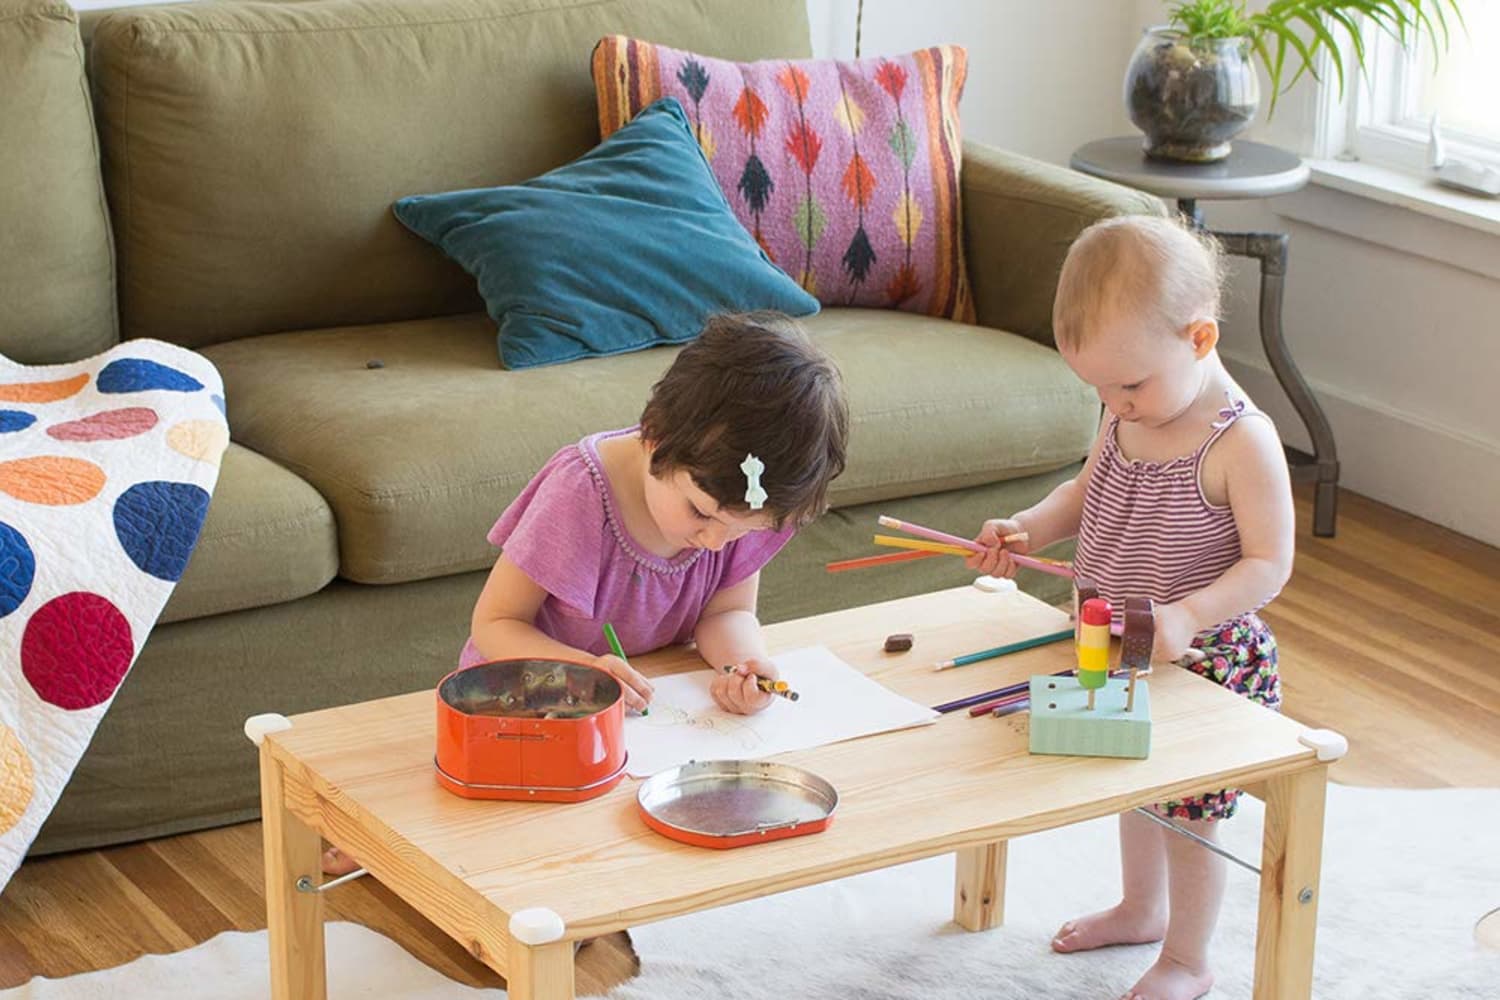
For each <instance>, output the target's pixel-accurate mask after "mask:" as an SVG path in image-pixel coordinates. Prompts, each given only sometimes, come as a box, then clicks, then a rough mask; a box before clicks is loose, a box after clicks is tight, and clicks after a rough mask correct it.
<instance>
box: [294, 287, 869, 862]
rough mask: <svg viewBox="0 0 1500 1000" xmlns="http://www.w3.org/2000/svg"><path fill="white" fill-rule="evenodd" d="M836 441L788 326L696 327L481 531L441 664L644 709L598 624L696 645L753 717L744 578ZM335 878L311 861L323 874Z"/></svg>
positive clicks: (819, 486) (805, 512)
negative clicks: (610, 426) (575, 683)
mask: <svg viewBox="0 0 1500 1000" xmlns="http://www.w3.org/2000/svg"><path fill="white" fill-rule="evenodd" d="M601 388H604V387H601ZM605 391H607V389H606V390H605ZM848 434H849V412H848V403H847V402H846V400H845V398H844V384H843V379H842V377H841V376H840V374H839V371H838V368H837V367H835V366H834V364H833V362H832V361H831V360H829V358H828V356H827V355H825V354H824V353H823V352H822V351H821V350H819V349H818V348H817V347H815V346H814V345H813V344H812V342H811V341H810V340H808V338H807V335H806V334H805V333H803V332H802V330H801V328H800V327H798V325H797V324H796V322H795V321H793V320H792V319H791V318H790V317H787V316H784V315H781V314H779V313H766V312H762V313H745V314H739V315H720V316H714V317H711V318H710V319H709V320H708V322H707V324H706V325H705V326H704V328H703V331H702V332H701V333H700V334H699V336H698V338H697V339H696V340H694V341H693V342H691V343H690V344H688V345H687V346H686V347H684V348H683V349H682V350H681V352H680V353H679V354H678V355H677V358H676V359H675V360H674V361H673V362H672V364H671V366H670V367H669V368H668V369H667V371H666V373H665V374H664V375H663V376H662V378H661V380H660V381H658V382H657V383H656V385H654V386H653V387H652V389H651V397H650V399H649V400H648V401H647V402H646V406H645V409H644V411H643V412H642V413H641V420H640V423H639V424H638V425H636V426H634V427H627V428H624V429H623V430H613V431H603V432H601V433H597V434H590V435H589V436H588V437H585V438H584V439H583V440H581V441H579V442H577V443H576V444H570V445H568V446H566V447H564V448H562V449H561V450H560V451H558V452H557V453H556V454H555V455H553V456H552V457H551V458H550V459H549V460H548V461H547V464H546V465H544V466H543V467H542V469H541V471H540V472H538V473H537V474H536V475H535V476H534V477H533V478H532V480H531V482H530V483H528V484H527V486H526V488H525V489H523V490H522V491H521V495H520V496H519V497H517V498H516V499H515V501H514V502H512V503H511V504H510V506H509V507H507V508H506V509H505V512H504V513H503V514H501V516H500V519H499V520H498V521H497V522H495V526H494V527H493V528H492V529H491V530H490V533H489V536H488V537H489V540H490V542H491V544H493V545H496V546H499V547H500V550H501V551H500V557H499V559H497V560H496V562H495V567H494V569H493V570H492V571H491V572H490V576H489V579H488V580H487V581H486V582H485V585H484V590H483V591H482V592H481V593H480V595H479V599H478V601H477V602H476V603H475V605H474V614H473V617H472V620H471V623H470V627H471V631H470V637H469V641H468V643H467V644H466V645H465V646H464V649H463V652H462V654H461V655H460V659H459V665H460V666H471V665H473V664H476V663H482V662H485V661H487V660H496V659H504V658H509V657H542V658H552V659H564V660H574V661H583V662H587V663H592V664H594V665H595V666H597V667H599V668H600V669H602V670H605V671H607V672H609V673H610V674H612V675H613V676H614V677H616V678H617V679H618V680H619V681H620V682H621V686H622V687H623V689H624V692H625V702H626V705H627V706H629V707H631V708H635V709H641V708H645V707H646V706H647V704H648V703H649V702H650V701H651V695H652V690H653V689H652V685H651V682H650V681H648V680H647V679H646V678H645V677H644V676H642V675H641V674H640V673H638V672H637V671H636V670H634V669H632V668H631V666H630V665H629V663H627V662H626V660H624V659H622V658H621V657H618V656H614V655H612V654H611V653H610V651H609V648H608V645H607V641H606V639H605V637H604V633H603V631H602V626H603V624H604V623H605V622H609V623H611V624H613V626H614V628H615V631H616V633H617V634H618V636H619V639H620V642H621V644H622V646H623V649H624V652H625V653H626V655H627V656H630V655H634V654H637V653H645V652H648V651H650V650H653V649H657V648H659V647H662V646H667V645H671V644H674V643H684V642H687V641H689V640H692V641H694V642H696V643H697V647H698V653H699V655H700V656H702V657H703V659H704V661H705V663H706V664H707V665H708V666H710V667H713V668H715V675H714V678H713V681H712V685H711V688H710V693H711V694H712V696H713V699H714V702H715V703H717V704H718V705H719V707H721V708H723V709H725V710H726V711H729V712H734V713H739V714H750V713H754V712H759V711H762V710H764V709H765V708H766V707H767V706H768V705H770V704H771V702H772V701H773V695H771V694H769V693H767V692H765V691H762V690H760V688H759V687H758V686H757V684H756V675H760V676H762V677H770V678H775V677H776V676H777V670H776V665H775V664H774V663H772V662H771V658H770V656H769V654H768V653H767V651H766V646H765V641H764V639H763V638H762V636H761V632H760V622H759V620H758V619H757V618H756V610H755V609H756V598H757V594H758V592H759V588H760V570H761V567H763V566H764V565H765V564H766V563H767V562H769V561H770V559H771V557H772V556H774V555H775V554H776V553H777V552H778V551H780V550H781V548H782V546H784V545H785V544H786V543H787V542H788V541H789V540H790V539H791V537H792V534H793V533H794V532H795V531H796V529H797V528H798V527H800V526H802V525H804V524H806V523H808V522H809V521H811V520H812V519H813V518H815V517H816V516H818V515H819V514H821V513H822V512H823V511H824V509H825V508H826V507H827V502H828V501H827V498H828V485H829V483H831V482H832V481H833V479H834V478H835V477H836V476H838V475H839V473H841V472H842V471H843V470H844V456H845V449H846V442H847V439H848ZM726 665H733V666H734V667H735V669H734V670H732V671H730V672H727V673H726V672H724V671H723V670H722V669H721V668H723V667H724V666H726ZM652 715H655V713H652ZM330 853H331V854H335V855H336V852H330ZM352 867H353V863H352V862H351V861H349V859H347V858H344V857H342V856H337V857H331V856H330V855H325V857H324V870H325V871H329V872H330V873H332V872H336V871H339V870H341V869H342V870H345V871H347V870H350V869H352Z"/></svg>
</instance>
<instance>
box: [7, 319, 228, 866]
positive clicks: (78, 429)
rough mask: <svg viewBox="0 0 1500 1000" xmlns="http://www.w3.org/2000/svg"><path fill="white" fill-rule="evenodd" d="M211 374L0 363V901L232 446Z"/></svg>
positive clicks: (112, 365)
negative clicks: (227, 451)
mask: <svg viewBox="0 0 1500 1000" xmlns="http://www.w3.org/2000/svg"><path fill="white" fill-rule="evenodd" d="M223 391H224V390H223V384H222V382H221V381H220V379H219V374H218V372H216V371H215V370H214V368H213V366H212V365H211V364H209V362H208V361H207V359H205V358H203V357H201V356H199V355H197V354H194V353H193V352H191V351H188V350H184V349H183V348H180V347H174V346H172V345H170V344H164V343H160V342H157V341H152V340H133V341H128V342H126V343H124V344H121V345H119V346H118V347H115V348H112V349H111V350H109V351H106V352H105V353H103V354H100V355H98V356H97V357H94V358H89V359H87V360H84V361H77V362H72V363H69V364H62V365H48V366H45V367H27V366H24V365H18V364H15V363H13V362H11V361H9V360H8V359H6V358H5V357H4V356H0V888H3V887H4V886H5V884H6V882H8V881H9V880H10V876H11V875H12V874H14V872H15V869H16V867H17V866H19V865H20V863H21V859H22V858H23V857H24V856H25V854H26V849H27V847H28V846H29V845H30V844H31V841H32V839H33V838H35V836H36V833H37V830H38V829H39V828H40V827H41V825H42V821H43V820H45V819H46V818H47V814H48V813H49V812H50V811H51V809H52V806H53V805H54V804H55V803H56V802H57V798H58V796H59V795H60V794H61V792H62V789H63V786H64V785H66V784H67V782H68V778H69V776H71V775H72V773H73V768H74V767H76V766H77V764H78V759H79V758H80V757H81V756H82V755H83V752H84V750H85V749H86V748H87V747H88V745H89V741H90V740H91V739H93V736H94V728H95V727H96V726H97V725H98V724H99V720H100V718H102V717H103V715H104V712H105V710H106V709H108V708H109V706H110V702H112V701H113V700H114V697H115V693H116V692H117V691H118V690H119V688H120V685H121V683H123V682H124V680H125V677H126V675H127V674H128V673H129V672H130V667H131V664H133V663H134V662H135V658H136V655H137V654H138V653H139V652H140V650H141V646H142V644H144V643H145V641H146V636H147V635H148V634H149V633H150V631H151V627H152V626H153V625H154V624H155V623H156V619H157V616H158V615H160V614H161V609H162V607H163V606H164V605H165V604H166V603H167V598H168V597H170V596H171V594H172V588H173V587H175V586H176V584H177V581H178V580H179V579H180V578H181V577H182V572H183V570H184V569H185V568H186V567H187V562H188V557H189V556H190V555H192V552H193V546H194V544H195V543H196V542H197V540H198V530H199V528H201V527H202V525H203V516H204V514H205V513H207V511H208V501H209V495H210V494H211V493H212V491H213V488H214V484H215V483H216V482H217V480H218V476H219V459H220V457H221V456H222V455H223V453H224V449H225V447H227V446H228V444H229V429H228V423H227V421H226V420H225V417H224V396H223Z"/></svg>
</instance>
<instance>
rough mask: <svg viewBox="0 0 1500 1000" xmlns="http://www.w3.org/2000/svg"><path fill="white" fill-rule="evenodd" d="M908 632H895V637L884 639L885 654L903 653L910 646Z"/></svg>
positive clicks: (910, 641) (910, 639)
mask: <svg viewBox="0 0 1500 1000" xmlns="http://www.w3.org/2000/svg"><path fill="white" fill-rule="evenodd" d="M912 641H913V640H912V636H911V633H910V632H897V633H896V634H895V635H888V636H886V637H885V651H886V652H887V653H904V652H906V651H907V650H908V649H911V646H912Z"/></svg>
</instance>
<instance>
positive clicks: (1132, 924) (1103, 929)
mask: <svg viewBox="0 0 1500 1000" xmlns="http://www.w3.org/2000/svg"><path fill="white" fill-rule="evenodd" d="M1166 933H1167V918H1166V916H1165V915H1164V914H1158V913H1141V912H1139V911H1136V910H1127V909H1125V906H1124V904H1123V903H1122V904H1119V905H1116V906H1113V907H1111V908H1110V909H1108V910H1100V911H1099V912H1098V913H1090V914H1089V915H1088V916H1086V917H1079V918H1078V919H1077V920H1069V921H1068V922H1067V923H1065V924H1063V925H1062V926H1061V927H1059V928H1058V929H1057V933H1056V934H1054V935H1052V950H1053V951H1059V952H1062V953H1064V954H1067V953H1068V952H1072V951H1089V950H1090V949H1093V948H1105V947H1108V946H1109V945H1112V944H1151V943H1153V942H1155V941H1160V940H1161V939H1162V935H1164V934H1166Z"/></svg>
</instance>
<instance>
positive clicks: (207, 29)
mask: <svg viewBox="0 0 1500 1000" xmlns="http://www.w3.org/2000/svg"><path fill="white" fill-rule="evenodd" d="M618 2H619V0H584V2H581V3H574V4H559V5H558V6H555V7H542V8H536V9H533V10H518V11H510V12H508V13H505V14H493V13H488V14H481V15H477V16H475V17H452V18H444V19H441V20H432V21H382V22H378V23H373V24H334V25H324V26H315V27H289V28H245V27H236V26H220V25H211V26H203V27H180V26H176V25H171V24H162V23H160V22H153V24H152V26H153V27H154V28H156V29H157V30H158V31H159V32H160V33H161V34H163V35H310V34H323V33H326V32H330V31H349V32H356V31H381V30H386V29H390V28H438V27H445V26H448V25H459V24H480V23H484V22H493V23H497V24H498V23H502V22H505V21H510V20H513V19H515V18H520V17H526V16H530V15H534V14H548V13H552V12H554V11H561V10H565V11H575V10H583V9H584V8H586V7H608V6H612V5H614V4H617V3H618Z"/></svg>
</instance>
